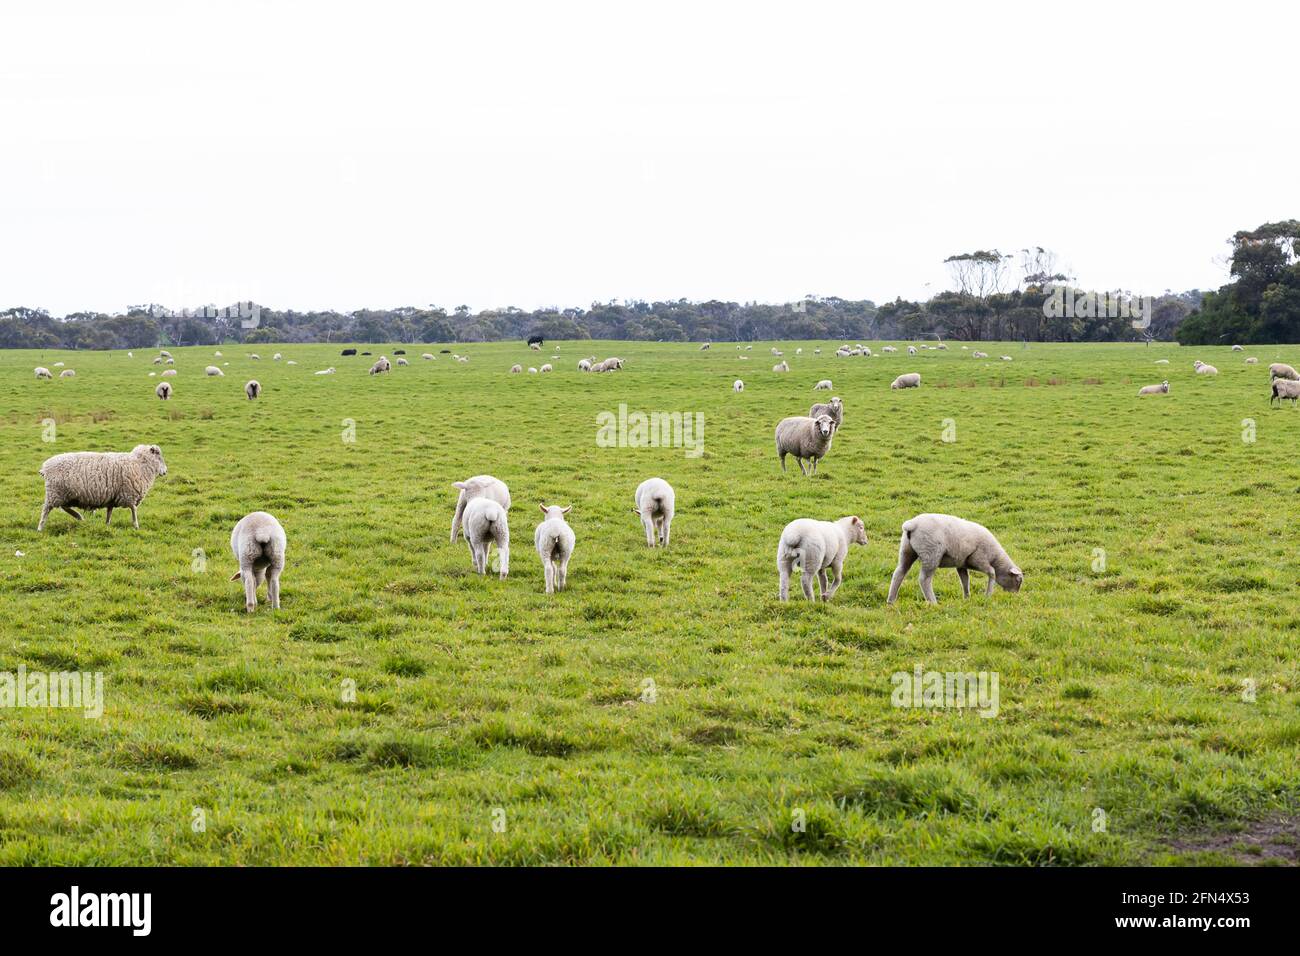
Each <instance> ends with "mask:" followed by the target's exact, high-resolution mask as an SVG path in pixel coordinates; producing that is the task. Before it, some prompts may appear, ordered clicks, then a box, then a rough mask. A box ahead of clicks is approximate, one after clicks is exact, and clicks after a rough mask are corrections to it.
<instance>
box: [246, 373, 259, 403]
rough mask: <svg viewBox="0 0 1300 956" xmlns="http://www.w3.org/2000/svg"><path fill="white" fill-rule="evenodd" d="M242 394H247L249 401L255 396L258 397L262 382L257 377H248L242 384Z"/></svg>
mask: <svg viewBox="0 0 1300 956" xmlns="http://www.w3.org/2000/svg"><path fill="white" fill-rule="evenodd" d="M244 394H245V395H247V396H248V400H249V401H250V402H251V401H252V400H253V399H255V398H260V397H261V395H262V384H261V383H260V382H259V381H258V380H257V379H255V378H250V379H249V380H248V382H247V384H245V385H244Z"/></svg>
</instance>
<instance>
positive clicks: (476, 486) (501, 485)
mask: <svg viewBox="0 0 1300 956" xmlns="http://www.w3.org/2000/svg"><path fill="white" fill-rule="evenodd" d="M451 486H452V487H453V488H456V489H459V491H460V496H459V497H458V498H457V499H456V511H455V512H454V513H453V514H452V516H451V543H452V544H455V543H456V536H457V535H458V534H460V526H461V522H462V521H463V520H464V517H465V507H466V506H467V505H468V504H469V503H470V502H471V501H473V500H474V499H475V498H487V499H488V500H490V501H495V502H496V503H497V504H499V505H500V506H501V507H502V508H505V509H506V511H509V510H510V489H509V488H507V487H506V483H505V482H504V481H501V480H500V479H499V478H493V477H492V476H491V475H475V476H474V477H473V478H466V479H465V480H464V481H454V482H452V485H451Z"/></svg>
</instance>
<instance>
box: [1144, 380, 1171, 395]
mask: <svg viewBox="0 0 1300 956" xmlns="http://www.w3.org/2000/svg"><path fill="white" fill-rule="evenodd" d="M1138 394H1139V395H1168V394H1169V382H1168V381H1167V380H1166V381H1164V382H1161V383H1160V384H1159V385H1143V386H1142V387H1141V388H1139V389H1138Z"/></svg>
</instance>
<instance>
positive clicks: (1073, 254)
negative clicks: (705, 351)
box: [0, 0, 1300, 314]
mask: <svg viewBox="0 0 1300 956" xmlns="http://www.w3.org/2000/svg"><path fill="white" fill-rule="evenodd" d="M1148 6H1150V7H1152V8H1157V7H1158V9H1151V10H1148V9H1146V8H1147V7H1148ZM1298 7H1300V5H1297V4H1295V3H1272V4H1267V5H1265V4H1259V5H1256V4H1254V3H1250V2H1240V0H1238V2H1234V3H1231V4H1228V3H1222V2H1220V3H1214V4H1209V3H1206V4H1199V3H1187V2H1183V3H1176V4H1172V3H1171V4H1168V5H1167V6H1166V5H1164V4H1143V3H1136V2H1131V0H1130V2H1125V3H1117V4H1109V3H1097V2H1087V3H1083V2H1079V3H1075V4H1070V5H1065V4H1045V3H1042V2H1030V3H1002V2H996V0H995V2H991V3H979V4H976V3H970V2H962V3H923V2H910V3H900V4H890V5H887V6H886V5H883V4H882V5H872V6H870V7H869V6H868V5H866V4H844V5H832V4H817V3H808V2H802V0H801V2H797V3H790V2H786V3H779V4H762V3H753V2H749V3H737V4H723V3H715V4H710V3H707V2H704V0H696V2H692V3H682V4H677V3H669V2H659V0H656V2H655V3H653V4H642V3H638V4H632V3H616V2H613V0H606V2H601V3H567V2H566V3H561V2H546V0H541V2H532V3H513V2H503V3H493V4H488V3H463V2H462V3H456V4H436V5H435V4H430V3H418V4H417V3H383V2H375V0H366V2H361V0H358V2H355V3H351V4H346V5H344V4H335V3H327V2H319V0H318V2H312V3H290V2H280V3H269V4H268V3H243V2H221V3H211V4H206V3H188V2H176V0H172V2H159V3H129V2H124V3H113V4H105V3H100V2H73V3H63V2H41V3H32V4H23V5H21V6H19V5H18V4H16V3H10V2H7V0H6V2H5V4H4V7H3V12H0V37H3V38H4V54H3V58H0V145H2V146H3V149H0V308H5V307H8V306H12V305H31V306H43V307H45V308H48V309H50V310H51V311H52V312H54V313H55V314H63V313H65V312H69V311H75V310H80V309H100V310H115V309H121V308H124V307H125V306H127V305H128V304H134V303H140V302H149V301H153V302H159V303H163V304H166V305H170V306H173V307H180V306H186V305H197V304H203V303H207V302H219V303H223V304H224V303H227V302H231V301H234V300H239V299H255V300H257V301H258V302H261V303H263V304H265V305H268V306H271V307H274V308H290V307H292V308H299V309H306V308H328V307H333V308H338V309H353V308H359V307H371V308H380V307H389V306H398V305H421V306H423V305H428V304H430V303H433V304H436V305H441V306H443V307H445V308H448V309H450V308H452V307H454V306H456V305H459V304H462V303H465V304H468V305H470V306H471V307H472V308H473V309H474V310H476V311H477V310H478V309H481V308H486V307H496V306H504V305H518V306H520V307H524V308H531V307H537V306H543V305H562V306H563V305H580V306H587V305H589V304H590V303H591V302H593V301H595V300H605V299H611V298H617V299H637V298H641V299H660V298H678V297H687V298H692V299H708V298H715V297H716V298H723V299H734V300H741V301H744V300H759V301H769V302H778V301H787V300H790V299H794V298H797V297H800V296H802V295H804V294H807V293H812V294H818V295H839V296H844V297H846V298H861V297H867V298H872V299H875V300H877V301H884V300H887V299H892V298H893V297H894V296H896V295H902V296H905V297H926V296H928V295H929V294H931V293H932V292H935V291H938V290H939V289H941V288H943V287H945V285H947V277H946V273H945V271H944V268H943V266H942V260H943V258H944V257H945V256H946V255H949V254H951V253H955V252H963V251H969V250H972V249H976V248H993V247H996V248H998V249H1000V250H1002V251H1003V252H1011V251H1014V250H1016V249H1019V248H1021V247H1023V246H1026V245H1031V244H1041V245H1044V246H1047V247H1049V248H1052V249H1054V250H1056V251H1057V252H1058V253H1059V254H1060V256H1061V259H1062V262H1063V264H1065V265H1068V266H1069V267H1070V270H1071V271H1072V272H1073V273H1074V274H1075V275H1076V276H1077V277H1078V279H1079V281H1080V283H1081V284H1083V285H1085V286H1088V287H1096V288H1126V289H1130V290H1133V291H1136V292H1160V291H1163V290H1164V289H1166V288H1171V289H1175V290H1181V289H1185V288H1192V287H1200V288H1205V287H1212V286H1217V285H1219V284H1221V283H1222V282H1223V281H1224V280H1225V276H1226V272H1225V267H1224V254H1225V252H1226V250H1227V246H1226V244H1225V240H1226V239H1227V238H1228V237H1229V236H1230V235H1231V234H1232V233H1233V232H1234V231H1235V230H1237V229H1241V228H1253V227H1255V226H1257V225H1259V224H1260V223H1263V222H1266V221H1271V220H1276V219H1282V218H1290V217H1294V216H1297V215H1300V208H1298V207H1300V160H1298V157H1300V122H1298V121H1297V120H1296V112H1295V97H1296V90H1297V75H1298V74H1297V72H1296V66H1297V62H1296V59H1295V55H1294V43H1295V39H1296V36H1297V34H1298V33H1300V29H1298V28H1300V15H1298V14H1297V13H1296V10H1297V8H1298Z"/></svg>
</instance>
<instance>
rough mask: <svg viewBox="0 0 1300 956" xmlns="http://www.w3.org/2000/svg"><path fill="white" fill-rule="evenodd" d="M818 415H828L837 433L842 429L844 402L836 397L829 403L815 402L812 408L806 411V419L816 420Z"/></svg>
mask: <svg viewBox="0 0 1300 956" xmlns="http://www.w3.org/2000/svg"><path fill="white" fill-rule="evenodd" d="M819 415H829V416H830V417H831V418H833V419H834V420H835V430H836V431H839V429H841V428H842V427H844V402H843V401H841V400H840V397H839V396H838V395H836V396H835V397H834V398H832V399H831V400H830V401H829V402H817V403H816V404H814V405H813V407H812V408H810V409H808V417H809V418H816V417H818V416H819Z"/></svg>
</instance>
